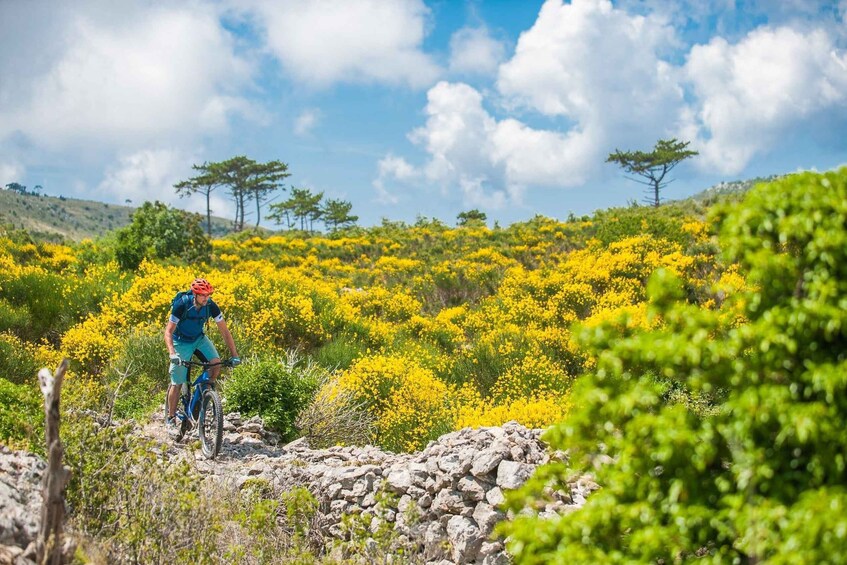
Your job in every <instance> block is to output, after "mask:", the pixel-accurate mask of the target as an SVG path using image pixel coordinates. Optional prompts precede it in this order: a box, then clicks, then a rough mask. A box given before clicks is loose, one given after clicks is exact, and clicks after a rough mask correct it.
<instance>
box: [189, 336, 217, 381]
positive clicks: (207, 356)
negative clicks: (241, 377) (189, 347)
mask: <svg viewBox="0 0 847 565" xmlns="http://www.w3.org/2000/svg"><path fill="white" fill-rule="evenodd" d="M194 347H195V349H196V351H195V353H196V354H197V357H199V358H200V359H203V362H204V363H220V361H221V357H220V355H218V350H217V349H216V348H215V344H214V343H212V340H210V339H209V337H208V336H206V335H204V336H202V337H201V338H200V339H198V340H197V341H196V342H195V343H194ZM220 373H221V366H220V365H215V366H214V367H209V380H210V381H212V382H215V379H217V378H218V375H219V374H220Z"/></svg>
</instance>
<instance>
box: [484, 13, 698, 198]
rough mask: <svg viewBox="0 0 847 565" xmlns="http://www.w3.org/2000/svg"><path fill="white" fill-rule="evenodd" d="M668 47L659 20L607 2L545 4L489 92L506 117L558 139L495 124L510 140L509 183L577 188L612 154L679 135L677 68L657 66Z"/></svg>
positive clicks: (681, 108) (669, 35)
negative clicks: (499, 99)
mask: <svg viewBox="0 0 847 565" xmlns="http://www.w3.org/2000/svg"><path fill="white" fill-rule="evenodd" d="M677 46H678V40H677V38H676V36H675V34H674V31H673V29H672V28H671V27H670V26H669V25H668V24H667V22H666V21H665V20H664V19H662V18H660V17H655V16H648V17H645V16H639V15H630V14H628V13H626V12H624V11H622V10H619V9H616V8H614V7H613V6H612V4H611V2H609V1H608V0H573V2H572V3H570V4H564V3H563V2H562V1H561V0H548V1H547V2H545V4H544V5H543V6H542V8H541V11H540V13H539V15H538V18H537V20H536V22H535V24H534V25H533V26H532V27H531V28H530V29H529V30H527V31H526V32H524V33H522V34H521V36H520V39H519V40H518V43H517V47H516V49H515V54H514V56H513V57H512V58H511V59H510V60H509V61H507V62H506V63H504V64H503V65H501V66H500V71H499V76H498V80H497V87H498V90H499V92H500V94H501V95H502V96H503V97H504V98H505V101H506V104H507V106H508V108H509V109H512V110H521V109H523V110H526V111H529V112H537V113H539V114H541V115H543V116H547V117H549V118H551V119H552V120H553V121H554V123H557V129H564V130H565V133H557V132H533V131H532V130H531V129H529V128H528V127H526V126H522V127H517V126H516V125H515V124H511V125H510V124H508V123H506V124H501V129H503V128H506V129H508V130H509V132H510V135H516V136H518V137H517V138H512V140H511V145H512V149H511V150H510V153H511V154H512V155H513V159H512V160H511V162H510V166H511V167H512V171H511V173H510V174H512V175H515V176H521V177H528V178H529V180H530V181H531V182H539V181H543V182H544V183H545V184H551V183H552V179H553V178H554V177H556V176H558V177H559V178H560V179H561V180H560V186H568V185H575V184H579V183H581V182H583V181H585V180H586V179H587V178H588V176H590V175H595V174H597V173H598V171H599V170H600V169H601V167H602V164H603V162H604V160H605V156H606V155H607V154H608V153H609V152H610V151H611V150H613V149H614V147H615V146H623V147H628V146H637V145H644V144H645V143H646V142H648V141H646V140H649V143H652V141H653V140H655V139H657V138H660V137H665V136H668V135H672V134H675V133H676V132H677V131H679V129H680V128H681V127H682V125H683V117H684V114H685V104H684V96H683V90H682V88H681V87H680V84H679V76H678V71H677V69H675V68H674V67H673V66H672V65H670V64H668V63H667V62H666V61H664V60H663V59H662V57H663V56H664V55H665V54H667V53H669V52H670V51H671V50H672V49H674V48H675V47H677ZM563 120H565V121H567V123H565V124H562V123H561V122H562V121H563ZM508 141H509V140H508V139H507V137H506V136H504V139H503V143H504V144H507V143H508ZM523 144H529V145H528V146H525V145H523ZM524 147H527V148H526V149H525V148H524ZM528 147H534V149H535V150H540V151H541V154H540V155H539V154H538V153H536V152H535V151H529V150H528ZM518 153H521V154H522V155H523V158H519V157H518ZM553 155H556V156H557V157H558V160H557V161H555V162H554V161H550V159H552V156H553ZM542 156H543V157H542ZM530 163H531V164H530ZM531 169H535V173H534V174H533V173H532V172H531ZM533 177H537V178H533Z"/></svg>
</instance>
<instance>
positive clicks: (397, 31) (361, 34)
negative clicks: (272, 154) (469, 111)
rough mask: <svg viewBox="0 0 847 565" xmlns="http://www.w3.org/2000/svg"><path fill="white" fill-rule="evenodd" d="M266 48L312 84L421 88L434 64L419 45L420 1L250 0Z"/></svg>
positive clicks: (423, 18)
mask: <svg viewBox="0 0 847 565" xmlns="http://www.w3.org/2000/svg"><path fill="white" fill-rule="evenodd" d="M249 5H250V6H251V9H252V10H253V11H254V12H255V13H256V15H257V23H258V25H260V26H264V28H265V32H266V35H267V45H268V48H269V49H270V51H271V52H272V53H273V54H274V55H275V56H276V57H277V58H278V59H279V60H280V61H281V62H282V64H283V65H284V66H285V68H286V69H287V70H288V71H289V72H290V73H291V75H292V76H293V77H294V79H296V80H299V81H303V82H306V83H308V84H310V85H313V86H324V87H325V86H329V85H331V84H333V83H336V82H365V83H367V82H376V83H386V84H406V85H409V86H411V87H415V88H420V87H426V86H428V85H430V84H432V83H433V81H434V80H435V79H436V77H437V76H438V74H439V73H440V69H439V68H438V66H437V65H436V64H435V63H434V62H433V60H432V59H431V58H430V56H429V55H427V54H425V53H424V52H423V51H422V49H421V44H422V43H423V39H424V37H425V35H426V31H427V24H428V18H429V17H430V12H429V9H428V8H427V7H426V5H425V4H424V3H423V2H422V1H421V0H395V1H392V2H385V1H384V0H313V1H310V2H302V1H299V0H288V1H270V0H254V1H253V2H251V3H250V4H249Z"/></svg>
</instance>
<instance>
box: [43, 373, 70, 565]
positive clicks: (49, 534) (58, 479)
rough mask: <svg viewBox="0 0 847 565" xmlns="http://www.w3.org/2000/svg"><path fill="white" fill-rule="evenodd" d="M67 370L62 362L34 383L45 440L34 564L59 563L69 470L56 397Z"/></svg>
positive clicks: (60, 559) (56, 564)
mask: <svg viewBox="0 0 847 565" xmlns="http://www.w3.org/2000/svg"><path fill="white" fill-rule="evenodd" d="M67 369H68V360H67V359H63V360H62V363H61V364H60V365H59V368H58V369H56V374H55V376H54V375H51V374H50V371H49V370H48V369H41V371H39V373H38V381H39V384H40V386H41V393H42V394H43V395H44V411H45V414H46V417H47V419H46V422H45V427H46V429H45V436H46V439H47V470H46V471H45V473H44V486H43V490H42V496H43V500H44V502H43V504H42V506H41V524H40V526H39V529H38V539H37V540H36V548H35V551H36V560H37V563H39V564H41V565H44V564H48V563H49V564H50V565H53V564H55V565H60V564H61V563H62V531H63V525H64V519H65V487H66V486H67V484H68V479H70V475H71V472H70V469H68V468H67V467H64V466H63V465H62V455H63V454H64V449H63V448H62V441H61V439H60V438H59V395H60V393H61V390H62V379H63V378H64V376H65V371H67Z"/></svg>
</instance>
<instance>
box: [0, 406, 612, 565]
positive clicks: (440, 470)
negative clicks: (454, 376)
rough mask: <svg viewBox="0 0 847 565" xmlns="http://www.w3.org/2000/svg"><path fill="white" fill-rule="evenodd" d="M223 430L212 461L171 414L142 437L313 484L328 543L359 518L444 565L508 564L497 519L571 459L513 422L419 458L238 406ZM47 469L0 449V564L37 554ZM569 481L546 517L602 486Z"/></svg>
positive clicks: (240, 470) (221, 475)
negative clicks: (504, 506) (173, 423)
mask: <svg viewBox="0 0 847 565" xmlns="http://www.w3.org/2000/svg"><path fill="white" fill-rule="evenodd" d="M224 429H225V436H224V440H223V445H222V448H221V453H220V454H219V455H218V457H217V458H216V459H215V460H212V461H209V460H206V459H205V458H204V457H203V455H202V453H201V452H200V450H199V449H194V448H193V445H194V444H196V433H195V434H193V436H192V435H191V434H189V435H188V436H187V437H186V439H185V440H184V441H183V442H182V443H178V444H174V442H173V441H171V440H170V439H169V438H167V436H166V434H165V430H164V426H163V422H162V420H161V415H159V416H158V417H154V419H153V420H152V421H150V422H149V423H147V424H146V425H144V426H143V427H141V428H140V433H141V434H143V435H144V436H146V437H150V438H153V439H155V440H158V441H160V442H161V444H162V446H163V452H162V454H163V457H165V458H167V459H170V460H178V459H180V458H182V459H185V460H188V461H189V463H190V464H191V466H192V467H193V468H194V469H195V470H196V471H197V472H199V473H200V474H202V475H203V476H205V477H206V478H207V480H216V481H221V483H222V484H223V485H225V486H227V487H229V488H235V489H240V488H242V487H243V486H244V485H245V484H248V483H252V484H256V483H257V482H263V483H265V484H267V485H268V486H269V487H270V488H271V489H272V490H273V492H274V494H281V493H283V492H286V491H289V490H290V489H292V488H294V487H298V486H299V487H305V488H307V489H308V490H309V491H310V492H311V493H312V494H313V495H314V496H315V497H316V499H317V500H318V502H319V506H318V511H317V515H316V517H315V519H314V520H313V525H314V527H316V528H317V529H319V531H320V534H321V535H323V536H324V537H325V538H327V539H330V538H338V539H343V538H344V537H345V536H348V535H349V532H348V531H346V530H345V528H343V527H342V516H344V515H350V514H358V515H359V516H362V517H364V518H366V520H365V521H364V522H365V523H368V522H369V523H370V531H371V532H374V538H377V537H378V536H377V535H376V532H378V531H380V532H382V534H380V535H382V536H383V537H384V536H385V534H384V532H385V531H386V528H387V529H388V530H389V531H390V535H391V537H392V540H393V542H392V543H394V544H395V545H396V546H398V547H403V548H404V549H405V550H406V555H410V554H411V555H414V556H416V560H417V561H419V562H421V563H431V564H439V565H447V564H451V563H479V564H483V565H495V564H505V563H509V562H510V560H509V557H508V555H507V553H506V552H505V549H504V545H503V542H502V541H500V540H497V539H494V538H493V537H492V536H491V533H492V531H493V528H494V526H495V524H497V523H498V522H500V521H502V520H504V519H508V518H509V517H510V516H507V515H506V514H505V513H504V512H503V510H501V509H500V508H499V504H500V503H501V502H502V501H503V500H504V492H505V491H507V490H509V489H514V488H518V487H519V486H521V485H522V484H523V483H524V482H525V481H526V480H527V479H528V478H529V477H530V476H531V475H532V474H533V472H534V471H535V469H536V467H537V466H538V465H541V464H544V463H546V462H548V461H550V460H551V458H562V457H564V454H562V453H549V452H548V451H547V449H546V446H545V445H544V444H543V442H541V440H540V439H539V437H540V435H541V430H533V429H528V428H525V427H523V426H521V425H519V424H517V423H515V422H509V423H506V424H504V425H503V426H499V427H488V428H478V429H470V428H466V429H463V430H459V431H456V432H452V433H449V434H446V435H444V436H442V437H440V438H439V439H438V440H436V441H433V442H430V444H429V445H428V446H427V447H426V448H425V449H424V450H423V451H421V452H417V453H413V454H396V453H390V452H386V451H383V450H381V449H379V448H377V447H373V446H366V447H332V448H328V449H310V448H309V447H308V445H307V444H306V443H305V442H304V441H303V440H297V441H295V442H292V443H289V444H287V445H279V443H278V436H277V435H276V434H274V433H272V432H268V431H267V430H265V429H264V427H263V425H262V422H261V420H260V419H259V418H258V417H256V418H250V419H242V418H241V417H240V415H238V414H227V415H226V416H225V423H224ZM44 467H45V464H44V462H43V461H42V460H40V459H38V458H37V457H35V456H33V455H31V454H26V453H24V452H13V451H10V450H8V449H6V448H4V447H2V446H0V509H2V510H0V563H5V562H9V563H15V562H18V563H25V562H27V561H26V560H25V557H24V556H26V555H27V552H26V551H25V550H26V548H27V547H28V546H29V545H30V544H31V542H32V540H33V539H34V538H35V534H36V532H37V521H38V515H39V508H40V504H41V492H40V482H41V476H42V473H43V470H44ZM568 487H569V492H561V491H559V492H554V493H550V494H551V501H550V503H548V504H547V505H546V507H545V508H543V509H541V510H540V511H539V514H540V515H542V516H544V515H551V516H552V515H554V514H562V513H567V512H571V511H573V510H574V509H576V508H579V507H581V506H582V505H583V504H584V503H585V499H586V497H587V496H588V495H589V494H590V493H591V492H592V491H594V490H596V489H597V488H598V486H597V485H596V484H595V483H594V482H593V480H592V477H591V476H590V475H586V476H583V477H579V478H577V479H575V480H573V481H572V482H571V483H569V484H568ZM365 536H366V539H364V540H361V542H362V543H363V544H364V546H365V547H368V545H369V544H373V545H375V544H377V543H378V542H377V540H376V539H367V531H366V532H365ZM30 549H31V548H30ZM410 551H411V553H410ZM4 555H5V559H4ZM16 559H17V561H16Z"/></svg>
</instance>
